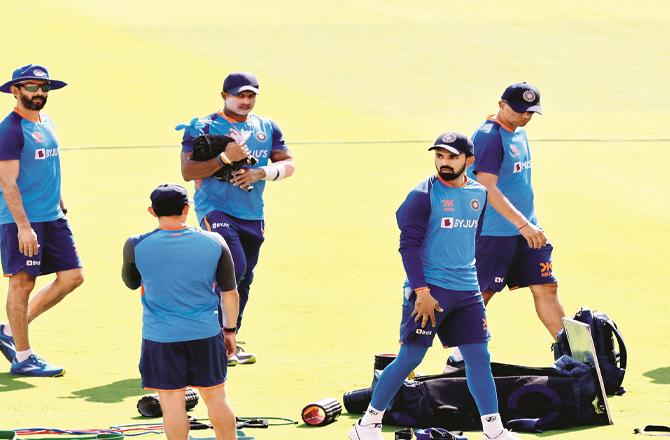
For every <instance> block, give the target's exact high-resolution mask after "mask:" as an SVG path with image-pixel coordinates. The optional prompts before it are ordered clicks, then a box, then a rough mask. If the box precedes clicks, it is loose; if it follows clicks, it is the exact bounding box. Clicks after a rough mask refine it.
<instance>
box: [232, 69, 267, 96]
mask: <svg viewBox="0 0 670 440" xmlns="http://www.w3.org/2000/svg"><path fill="white" fill-rule="evenodd" d="M260 88H261V87H260V86H259V85H258V79H257V78H256V76H255V75H254V74H252V73H249V72H233V73H231V74H230V75H228V76H227V77H226V79H224V80H223V91H224V92H226V93H230V94H231V95H237V94H238V93H241V92H245V91H247V90H248V91H250V92H254V93H256V94H258V91H259V90H260Z"/></svg>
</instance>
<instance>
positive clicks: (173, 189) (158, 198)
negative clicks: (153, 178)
mask: <svg viewBox="0 0 670 440" xmlns="http://www.w3.org/2000/svg"><path fill="white" fill-rule="evenodd" d="M149 198H150V199H151V207H152V208H154V211H155V212H156V214H157V215H158V216H161V215H175V214H174V213H176V212H181V210H182V209H184V205H188V204H190V200H189V199H188V192H187V191H186V188H184V187H183V186H181V185H177V184H176V183H163V184H162V185H158V186H157V187H156V189H154V190H153V191H152V192H151V196H149Z"/></svg>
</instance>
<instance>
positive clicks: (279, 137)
mask: <svg viewBox="0 0 670 440" xmlns="http://www.w3.org/2000/svg"><path fill="white" fill-rule="evenodd" d="M270 124H272V151H276V150H280V151H284V150H288V147H287V146H286V141H284V133H282V131H281V128H279V125H277V123H276V122H275V121H272V120H271V121H270Z"/></svg>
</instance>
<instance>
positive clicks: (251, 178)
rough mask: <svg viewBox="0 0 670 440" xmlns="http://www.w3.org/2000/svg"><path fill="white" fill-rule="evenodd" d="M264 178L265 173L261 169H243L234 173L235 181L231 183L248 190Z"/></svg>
mask: <svg viewBox="0 0 670 440" xmlns="http://www.w3.org/2000/svg"><path fill="white" fill-rule="evenodd" d="M263 177H265V171H264V170H263V169H261V168H242V169H239V170H237V171H233V179H232V181H231V182H232V184H233V185H235V186H239V187H240V188H242V189H247V188H248V187H249V185H253V184H254V183H256V182H258V181H259V180H261V179H262V178H263Z"/></svg>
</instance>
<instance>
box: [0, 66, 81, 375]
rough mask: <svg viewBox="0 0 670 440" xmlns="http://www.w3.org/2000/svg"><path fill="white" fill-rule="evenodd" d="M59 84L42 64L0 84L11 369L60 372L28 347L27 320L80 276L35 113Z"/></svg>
mask: <svg viewBox="0 0 670 440" xmlns="http://www.w3.org/2000/svg"><path fill="white" fill-rule="evenodd" d="M66 85H67V84H66V83H65V82H63V81H58V80H53V79H50V78H49V72H48V71H47V69H46V68H45V67H43V66H38V65H36V64H28V65H26V66H23V67H19V68H18V69H16V70H15V71H14V74H13V75H12V79H11V80H10V81H8V82H6V83H5V84H3V85H2V86H0V91H2V92H4V93H11V94H13V95H14V98H16V108H14V111H13V112H12V113H10V114H9V115H8V116H7V117H6V118H5V119H4V120H3V121H2V122H1V123H0V190H1V191H0V192H1V193H2V195H1V197H0V247H1V248H2V268H3V270H4V274H5V276H6V277H9V292H8V293H7V316H8V318H9V325H7V324H0V351H2V354H3V355H4V356H5V357H6V358H7V360H9V361H10V362H11V363H12V366H11V369H10V372H11V373H13V374H18V375H25V376H62V375H63V374H64V373H65V370H64V369H63V368H61V367H57V366H55V365H50V364H49V363H47V362H46V361H45V360H43V359H41V358H40V357H38V356H37V355H36V354H34V353H33V352H32V350H31V348H30V342H29V339H28V325H29V324H30V323H31V322H32V321H33V320H34V319H35V318H37V317H38V316H40V315H41V314H42V313H44V312H46V311H47V310H49V309H50V308H51V307H53V306H55V305H56V304H58V303H59V302H60V301H61V300H62V299H63V298H65V296H66V295H67V294H69V293H70V292H72V291H73V290H74V289H76V288H77V287H79V286H80V285H81V283H83V282H84V275H83V272H82V268H81V262H80V261H79V255H78V254H77V249H76V247H75V244H74V238H73V236H72V231H71V230H70V226H69V224H68V221H67V219H66V218H65V213H66V212H67V210H66V209H65V207H64V205H63V199H62V197H61V174H60V158H59V149H58V140H57V139H56V134H55V131H54V126H53V123H52V122H51V119H50V118H49V117H48V116H47V115H45V114H44V113H42V112H41V111H40V110H42V108H43V107H44V106H45V105H46V103H47V97H48V95H49V91H50V90H56V89H60V88H62V87H65V86H66ZM51 273H55V274H56V279H55V280H54V281H53V282H51V283H49V284H47V285H46V287H44V288H42V289H41V290H40V291H39V292H37V293H36V294H35V295H33V297H32V298H30V295H31V293H32V291H33V289H34V288H35V279H36V278H37V277H38V276H40V275H47V274H51ZM29 298H30V301H29Z"/></svg>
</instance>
